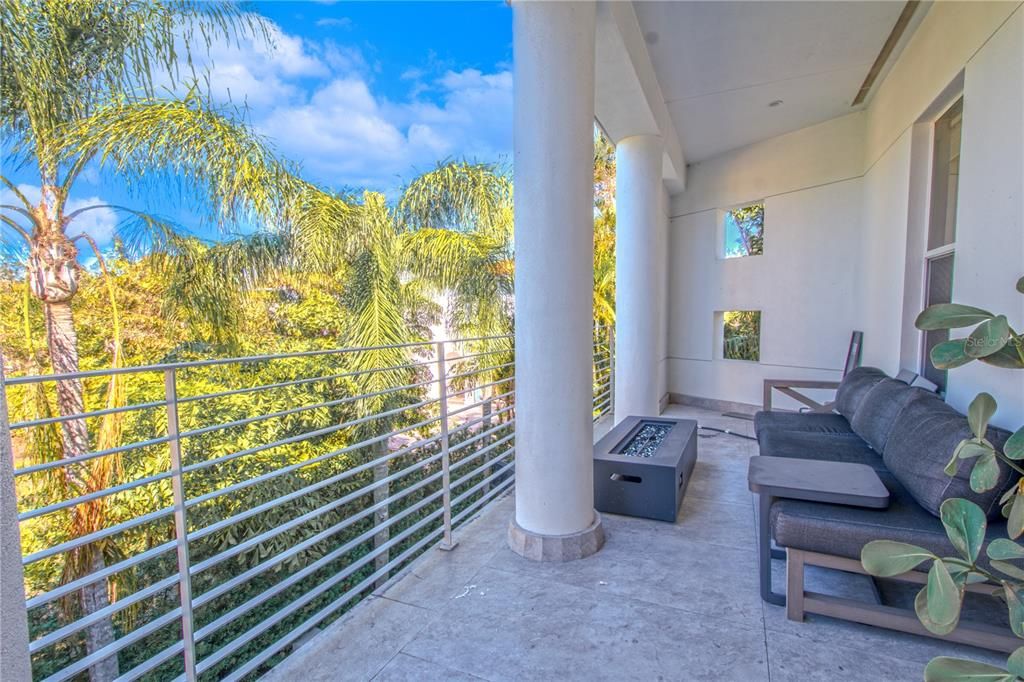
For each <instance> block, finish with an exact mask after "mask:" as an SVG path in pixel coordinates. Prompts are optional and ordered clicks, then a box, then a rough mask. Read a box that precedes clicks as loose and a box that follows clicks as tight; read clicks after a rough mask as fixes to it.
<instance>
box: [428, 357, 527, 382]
mask: <svg viewBox="0 0 1024 682" xmlns="http://www.w3.org/2000/svg"><path fill="white" fill-rule="evenodd" d="M514 364H516V363H515V361H512V362H505V363H502V364H500V365H491V366H490V367H481V368H480V369H474V370H472V371H470V372H462V373H461V374H452V375H450V376H448V377H445V379H446V380H447V381H454V380H455V379H462V378H463V377H471V376H473V375H475V374H484V373H485V372H494V371H497V370H499V369H505V368H506V367H511V366H512V365H514Z"/></svg>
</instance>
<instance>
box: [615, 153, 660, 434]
mask: <svg viewBox="0 0 1024 682" xmlns="http://www.w3.org/2000/svg"><path fill="white" fill-rule="evenodd" d="M615 169H616V170H615V351H616V354H615V379H616V381H615V421H616V422H619V421H622V420H623V419H625V418H626V417H628V416H630V415H638V416H656V415H658V414H659V412H660V410H659V405H658V402H659V400H660V399H661V395H659V393H660V382H659V380H658V379H659V374H658V373H659V372H660V371H661V362H660V360H661V358H660V357H659V353H660V351H659V349H660V345H661V344H660V343H659V340H660V335H661V334H662V333H663V329H662V325H661V317H662V308H663V305H662V303H663V299H664V286H663V274H664V273H663V272H662V270H663V263H664V256H665V254H664V253H662V250H663V249H664V248H665V240H664V239H663V236H664V235H663V232H664V231H665V216H664V215H663V212H662V196H661V193H662V191H663V188H662V187H663V186H662V145H661V138H660V137H658V136H656V135H635V136H632V137H627V138H625V139H623V140H620V141H619V143H618V144H617V145H616V147H615Z"/></svg>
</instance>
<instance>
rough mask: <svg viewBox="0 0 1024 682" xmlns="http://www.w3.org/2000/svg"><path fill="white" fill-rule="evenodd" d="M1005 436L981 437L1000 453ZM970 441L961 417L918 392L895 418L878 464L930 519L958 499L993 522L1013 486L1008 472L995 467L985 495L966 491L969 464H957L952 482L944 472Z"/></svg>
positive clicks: (963, 461)
mask: <svg viewBox="0 0 1024 682" xmlns="http://www.w3.org/2000/svg"><path fill="white" fill-rule="evenodd" d="M1009 436H1010V433H1009V432H1008V431H1005V430H1003V429H998V428H996V427H993V426H990V427H989V428H988V432H987V433H986V434H985V437H986V439H988V440H989V441H990V442H991V443H992V444H993V445H994V446H995V447H996V448H999V449H1000V450H1001V449H1002V447H1003V444H1004V443H1005V442H1006V439H1007V438H1009ZM971 437H972V434H971V429H970V427H969V426H968V425H967V418H966V417H965V416H963V415H962V414H960V413H959V412H957V411H956V410H954V409H953V408H952V407H950V406H949V405H947V404H946V403H944V402H943V401H942V399H941V398H939V397H938V396H936V395H934V394H931V393H928V392H926V391H918V392H916V393H915V394H914V395H913V397H912V398H911V399H910V400H909V401H908V402H907V403H906V405H905V406H904V408H903V410H902V411H901V412H900V413H899V416H898V417H897V418H896V423H895V424H894V425H893V427H892V430H891V432H890V433H889V438H888V442H887V443H886V446H885V451H884V452H883V453H882V461H883V462H884V464H885V466H886V467H887V468H888V469H889V471H891V472H892V474H893V476H895V477H896V479H897V480H898V481H899V482H900V483H901V484H903V486H904V487H905V488H906V489H907V490H908V491H909V492H910V494H911V495H912V496H913V497H914V499H915V500H917V503H918V504H920V505H921V506H922V507H924V508H925V509H927V510H928V511H929V512H931V513H932V514H934V515H935V516H938V515H939V507H940V506H941V505H942V503H943V502H944V501H945V500H947V499H949V498H951V497H963V498H965V499H968V500H970V501H972V502H974V503H975V504H977V505H978V506H980V507H981V508H982V510H983V511H984V512H985V513H986V515H987V516H988V517H989V518H990V519H991V518H996V517H997V516H998V515H999V511H1000V510H999V498H1000V497H1001V496H1002V494H1003V492H1005V491H1006V490H1007V489H1008V488H1009V487H1010V486H1011V485H1012V484H1014V483H1015V482H1016V480H1017V476H1016V474H1015V473H1014V472H1012V471H1011V470H1010V468H1009V467H1007V466H1006V465H1005V464H1003V463H1001V462H1000V463H999V468H1000V471H999V481H998V483H997V484H996V486H995V487H994V488H993V489H992V490H990V491H988V492H986V493H976V492H974V491H973V490H971V484H970V478H971V469H972V468H973V467H974V462H975V460H974V459H961V460H959V467H958V468H957V471H956V475H955V476H948V475H946V472H945V471H943V469H944V468H945V466H946V464H947V463H948V462H949V460H950V458H951V457H952V456H953V450H955V449H956V446H957V445H959V444H960V441H962V440H963V439H965V438H971Z"/></svg>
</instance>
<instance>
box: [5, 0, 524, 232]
mask: <svg viewBox="0 0 1024 682" xmlns="http://www.w3.org/2000/svg"><path fill="white" fill-rule="evenodd" d="M253 7H254V9H255V11H258V12H259V13H260V14H262V15H264V16H265V17H267V18H268V19H269V20H270V21H271V22H272V25H271V30H272V34H273V36H274V43H275V45H274V47H273V48H268V47H267V46H265V45H262V44H260V43H258V42H256V41H251V40H250V41H244V42H243V43H242V44H241V45H237V44H235V43H234V42H232V43H224V44H215V45H214V46H213V47H212V48H211V51H210V55H209V59H208V68H209V74H210V83H211V88H212V94H213V96H214V98H215V100H217V101H220V102H229V101H230V102H232V103H234V104H244V105H245V107H246V109H247V117H248V119H249V122H250V123H251V124H252V125H254V126H255V127H256V128H257V130H259V131H260V132H261V133H262V134H264V135H265V136H267V137H268V138H269V139H270V140H271V141H272V143H273V145H274V146H275V148H276V149H277V150H278V152H279V153H281V154H282V155H283V156H285V157H287V158H289V159H291V160H293V161H296V162H299V163H300V164H301V165H302V169H303V175H304V176H305V177H307V178H308V179H311V180H313V181H315V182H317V183H320V184H323V185H326V186H329V187H333V188H336V189H363V188H367V189H373V190H378V191H382V192H385V193H387V194H388V195H389V196H390V197H394V196H396V195H397V191H398V190H399V189H400V188H401V186H402V185H403V184H404V183H405V182H408V181H409V180H410V179H412V178H413V177H415V176H416V174H417V173H418V172H422V171H425V170H428V169H430V168H431V167H433V166H434V165H435V164H436V162H438V161H440V160H444V159H446V158H461V157H466V158H469V159H475V160H480V161H491V162H498V163H508V162H509V161H510V157H511V148H512V74H511V60H512V13H511V10H510V9H509V8H508V6H507V5H506V4H505V3H504V2H501V1H500V0H499V1H495V2H490V1H488V2H475V3H457V2H323V1H313V0H309V1H304V2H285V1H277V2H256V3H253ZM5 166H6V164H5ZM4 174H5V175H7V176H8V177H12V176H13V179H14V180H15V181H16V182H17V183H19V184H20V185H23V189H25V190H26V193H29V194H31V193H32V191H31V190H32V188H33V187H35V186H36V185H38V178H36V177H34V175H33V173H32V172H28V171H14V170H13V169H10V168H6V167H5V168H4ZM36 194H37V192H36ZM96 202H106V203H113V204H123V205H128V206H131V207H133V208H139V209H143V210H150V211H153V212H156V213H159V214H161V215H164V216H167V217H169V218H171V219H173V220H175V221H177V222H179V223H180V224H182V225H184V226H185V227H187V228H189V229H190V230H192V231H193V232H195V233H198V234H201V235H203V236H208V237H209V236H214V233H213V232H211V231H210V229H209V228H203V227H201V226H200V225H198V224H197V221H196V219H195V218H194V216H193V213H192V211H191V210H190V209H189V207H188V206H182V205H179V204H178V203H177V202H176V201H173V200H169V199H168V198H167V197H166V196H161V194H160V193H159V192H155V191H147V192H146V193H145V194H142V195H133V196H129V195H128V194H127V192H126V190H125V189H124V188H123V186H122V183H120V182H119V181H117V180H116V179H115V178H111V177H108V176H107V175H106V173H99V172H94V171H93V172H89V173H86V174H85V175H84V176H83V177H82V178H81V179H80V180H79V182H78V183H77V184H76V186H75V190H74V192H73V195H72V197H71V203H72V204H73V207H80V206H82V205H86V204H88V203H96ZM3 203H9V202H7V201H4V202H3ZM82 218H84V219H85V220H84V221H83V223H82V224H81V225H80V227H82V228H85V229H87V230H88V231H89V232H90V233H92V234H93V235H94V236H95V237H97V239H98V241H100V243H101V244H108V243H109V242H110V239H111V235H112V232H113V228H114V225H115V224H116V222H117V216H116V215H115V214H114V213H113V212H112V211H93V212H89V213H85V214H83V215H82Z"/></svg>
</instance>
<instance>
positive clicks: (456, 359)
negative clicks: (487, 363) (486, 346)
mask: <svg viewBox="0 0 1024 682" xmlns="http://www.w3.org/2000/svg"><path fill="white" fill-rule="evenodd" d="M511 350H512V349H511V348H498V349H496V350H485V351H482V352H480V353H469V354H468V355H459V356H457V357H454V358H448V357H446V358H445V362H451V363H454V362H459V361H461V360H470V359H472V358H479V357H482V356H484V355H497V354H498V353H509V352H511Z"/></svg>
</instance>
